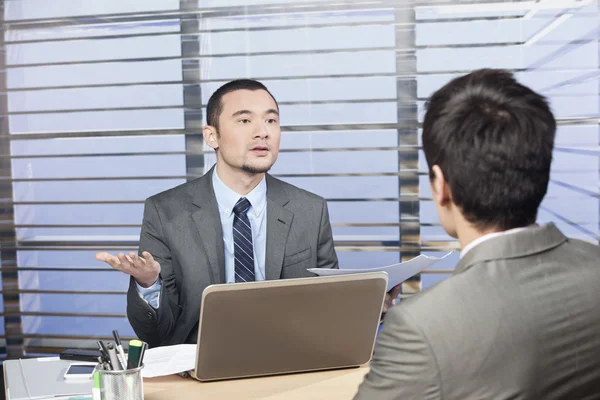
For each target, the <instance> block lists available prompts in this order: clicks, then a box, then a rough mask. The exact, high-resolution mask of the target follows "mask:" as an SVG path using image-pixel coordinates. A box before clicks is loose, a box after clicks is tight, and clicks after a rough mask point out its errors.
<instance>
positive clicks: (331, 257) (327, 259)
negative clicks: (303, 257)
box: [317, 199, 339, 269]
mask: <svg viewBox="0 0 600 400" xmlns="http://www.w3.org/2000/svg"><path fill="white" fill-rule="evenodd" d="M317 245H318V248H317V268H332V269H337V268H339V266H338V258H337V254H336V253H335V246H334V243H333V233H332V232H331V222H330V221H329V211H328V209H327V201H326V200H325V199H323V211H322V212H321V226H320V229H319V241H318V243H317Z"/></svg>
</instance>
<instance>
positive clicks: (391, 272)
mask: <svg viewBox="0 0 600 400" xmlns="http://www.w3.org/2000/svg"><path fill="white" fill-rule="evenodd" d="M450 254H452V252H449V253H447V254H444V256H443V257H429V256H426V255H423V254H421V255H419V256H418V257H415V258H413V259H411V260H409V261H405V262H402V263H399V264H393V265H388V266H385V267H374V268H361V269H354V268H352V269H328V268H310V269H309V271H310V272H312V273H314V274H317V275H319V276H332V275H345V274H359V273H363V272H378V271H384V272H387V274H388V288H387V291H388V292H389V291H390V290H392V288H393V287H394V286H396V285H398V284H400V283H402V282H404V281H405V280H407V279H408V278H410V277H412V276H415V275H416V274H418V273H419V272H421V271H423V270H425V269H427V268H429V267H431V266H432V265H434V264H435V263H437V262H438V261H441V260H443V259H444V258H446V257H448V256H449V255H450Z"/></svg>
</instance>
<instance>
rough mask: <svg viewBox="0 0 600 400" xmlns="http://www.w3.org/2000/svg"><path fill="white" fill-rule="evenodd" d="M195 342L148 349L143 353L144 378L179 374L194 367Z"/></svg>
mask: <svg viewBox="0 0 600 400" xmlns="http://www.w3.org/2000/svg"><path fill="white" fill-rule="evenodd" d="M197 347H198V346H197V345H195V344H177V345H174V346H162V347H155V348H153V349H148V350H146V352H145V353H144V368H142V376H143V377H144V378H155V377H157V376H166V375H173V374H179V373H181V372H187V371H191V370H193V369H195V368H196V348H197Z"/></svg>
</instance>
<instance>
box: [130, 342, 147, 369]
mask: <svg viewBox="0 0 600 400" xmlns="http://www.w3.org/2000/svg"><path fill="white" fill-rule="evenodd" d="M143 346H144V344H143V343H142V342H141V341H140V340H136V339H133V340H130V341H129V358H128V359H127V369H134V368H137V367H138V366H139V363H140V356H141V355H142V347H143Z"/></svg>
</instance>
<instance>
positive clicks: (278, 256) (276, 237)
mask: <svg viewBox="0 0 600 400" xmlns="http://www.w3.org/2000/svg"><path fill="white" fill-rule="evenodd" d="M289 201H290V199H289V197H288V196H287V194H286V193H285V191H284V189H283V185H282V184H281V183H280V182H279V181H278V180H277V179H275V178H273V177H272V176H270V175H269V174H267V246H266V247H267V248H266V256H265V270H266V271H265V275H266V279H267V280H273V279H279V278H280V277H281V269H282V267H283V257H284V255H285V245H286V243H287V238H288V235H289V233H290V228H291V226H292V221H293V219H294V214H292V212H291V211H289V210H288V209H286V208H285V205H286V204H287V203H288V202H289Z"/></svg>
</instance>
